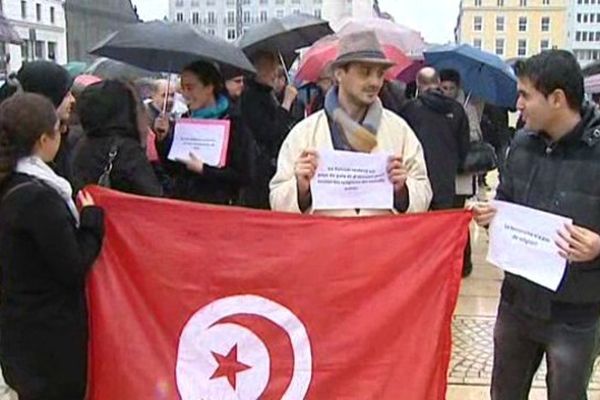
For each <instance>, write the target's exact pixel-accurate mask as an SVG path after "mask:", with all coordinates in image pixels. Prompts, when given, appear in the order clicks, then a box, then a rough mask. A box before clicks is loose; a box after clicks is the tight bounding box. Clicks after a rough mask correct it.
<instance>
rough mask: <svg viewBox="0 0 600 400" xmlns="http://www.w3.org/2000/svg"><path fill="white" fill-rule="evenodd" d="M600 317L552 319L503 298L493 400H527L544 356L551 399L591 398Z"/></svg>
mask: <svg viewBox="0 0 600 400" xmlns="http://www.w3.org/2000/svg"><path fill="white" fill-rule="evenodd" d="M599 320H600V319H599V318H596V319H594V320H592V321H587V322H583V323H576V324H570V323H564V322H557V321H552V320H550V321H548V320H543V319H538V318H535V317H532V316H530V315H526V314H524V313H522V312H520V311H519V310H517V309H514V308H512V307H511V305H510V304H508V303H506V302H505V301H501V303H500V307H499V308H498V317H497V320H496V327H495V329H494V369H493V373H492V388H491V395H492V400H527V399H528V397H529V391H530V389H531V383H532V380H533V377H534V375H535V373H536V371H537V369H538V367H539V365H540V363H541V361H542V357H543V356H544V354H546V360H547V370H548V374H547V375H546V386H547V388H548V400H582V399H586V398H587V395H586V391H587V386H588V382H589V379H590V376H591V373H592V367H593V363H594V359H595V354H596V353H595V349H596V346H597V343H598V324H599Z"/></svg>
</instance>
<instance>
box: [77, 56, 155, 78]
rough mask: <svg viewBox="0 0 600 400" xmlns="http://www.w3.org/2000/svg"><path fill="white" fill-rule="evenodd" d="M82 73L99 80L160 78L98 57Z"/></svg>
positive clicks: (124, 64) (151, 73) (145, 71)
mask: <svg viewBox="0 0 600 400" xmlns="http://www.w3.org/2000/svg"><path fill="white" fill-rule="evenodd" d="M84 72H85V73H86V74H89V75H94V76H97V77H98V78H101V79H122V80H126V81H135V80H136V79H139V78H158V77H160V74H159V73H158V72H152V71H148V70H145V69H142V68H138V67H134V66H133V65H129V64H126V63H123V62H120V61H116V60H111V59H110V58H105V57H100V58H97V59H96V60H94V62H93V63H92V64H91V65H90V66H89V67H88V68H87V69H86V70H85V71H84Z"/></svg>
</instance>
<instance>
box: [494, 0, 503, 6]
mask: <svg viewBox="0 0 600 400" xmlns="http://www.w3.org/2000/svg"><path fill="white" fill-rule="evenodd" d="M496 4H498V7H504V0H498V3H496Z"/></svg>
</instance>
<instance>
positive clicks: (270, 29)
mask: <svg viewBox="0 0 600 400" xmlns="http://www.w3.org/2000/svg"><path fill="white" fill-rule="evenodd" d="M332 33H333V30H332V29H331V27H330V26H329V23H328V22H327V21H325V20H322V19H320V18H316V17H314V16H312V15H309V14H293V15H289V16H287V17H283V18H273V19H271V20H270V21H269V22H267V23H264V24H261V25H257V26H255V27H253V28H250V29H248V31H246V32H245V33H244V34H243V35H242V36H241V37H240V38H239V39H238V40H237V42H236V44H237V46H238V47H239V48H241V49H242V50H244V53H246V54H247V55H249V56H251V55H252V54H254V53H255V52H257V51H259V50H267V51H276V52H279V54H281V55H282V57H283V58H284V59H285V60H286V64H287V66H288V67H289V64H290V63H291V61H293V60H294V59H295V58H296V50H297V49H301V48H303V47H308V46H310V45H312V44H313V43H314V42H316V41H317V40H319V39H320V38H322V37H323V36H326V35H329V34H332Z"/></svg>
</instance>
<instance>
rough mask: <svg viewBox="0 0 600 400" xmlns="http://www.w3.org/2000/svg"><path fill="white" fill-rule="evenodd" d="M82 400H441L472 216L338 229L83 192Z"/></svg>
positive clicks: (401, 219) (326, 222)
mask: <svg viewBox="0 0 600 400" xmlns="http://www.w3.org/2000/svg"><path fill="white" fill-rule="evenodd" d="M93 194H94V196H95V198H96V201H97V202H98V203H99V204H100V205H102V207H104V208H105V210H106V215H107V236H106V239H105V243H104V249H103V251H102V254H101V257H100V259H99V261H98V263H97V265H96V266H95V268H94V270H93V273H92V276H91V279H90V282H89V288H88V289H89V302H90V316H91V345H90V348H91V349H90V352H91V355H90V379H91V382H90V395H91V396H90V398H91V399H92V400H107V399H131V400H142V399H143V400H152V399H157V400H160V399H183V400H191V399H193V400H199V399H210V400H213V399H242V400H246V399H277V400H279V399H289V400H300V399H317V400H322V399H326V400H329V399H360V400H365V399H376V400H385V399H393V400H397V399H402V400H411V399H414V400H425V399H427V400H442V399H445V393H446V375H447V368H448V363H449V359H450V342H451V332H450V324H451V318H452V312H453V310H454V307H455V304H456V300H457V296H458V289H459V285H460V279H461V267H462V253H463V249H464V246H465V242H466V238H467V232H468V230H467V226H468V223H469V219H470V214H469V213H468V212H463V211H457V212H442V213H431V214H423V215H408V216H395V217H376V218H356V219H336V218H328V217H308V216H300V215H293V214H279V213H268V212H260V211H250V210H239V209H231V208H220V207H210V206H203V205H196V204H189V203H181V202H175V201H165V200H155V199H142V198H138V197H134V196H129V195H124V194H116V193H114V192H111V191H107V190H104V189H98V188H94V189H93Z"/></svg>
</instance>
